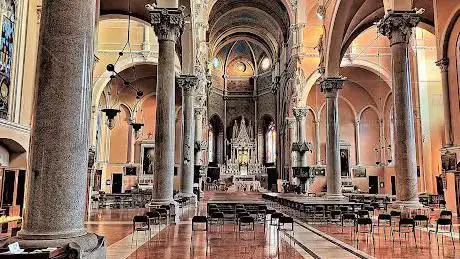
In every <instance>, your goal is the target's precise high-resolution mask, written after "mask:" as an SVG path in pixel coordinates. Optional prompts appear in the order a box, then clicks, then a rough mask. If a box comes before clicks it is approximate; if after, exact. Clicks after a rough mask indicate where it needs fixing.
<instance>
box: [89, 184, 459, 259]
mask: <svg viewBox="0 0 460 259" xmlns="http://www.w3.org/2000/svg"><path fill="white" fill-rule="evenodd" d="M260 199H261V196H260V194H258V193H231V194H230V193H223V192H207V193H205V201H204V202H200V203H199V205H198V207H197V208H190V209H186V210H185V211H184V214H183V215H182V216H181V222H180V223H179V224H177V225H169V226H168V227H162V228H161V229H160V231H159V230H158V228H155V229H154V231H153V232H152V233H151V237H150V238H149V235H148V234H147V235H145V234H143V233H139V234H138V235H134V236H133V233H132V218H133V217H134V216H135V215H140V214H143V213H144V212H145V210H144V209H99V210H95V211H93V212H92V213H91V215H90V218H89V220H88V221H87V222H86V227H87V230H88V231H90V232H93V233H97V234H100V235H103V236H105V238H106V240H107V251H108V252H107V254H108V256H107V258H109V259H111V258H114V259H124V258H177V259H182V258H219V259H230V258H334V259H335V258H340V259H342V258H373V257H374V258H460V242H459V240H458V233H456V238H455V247H456V249H455V250H454V248H453V246H452V243H451V240H450V239H448V238H446V239H445V240H444V245H441V246H440V249H439V250H438V248H437V243H436V239H435V238H434V236H433V235H432V239H431V242H429V240H428V237H427V233H426V232H423V231H422V232H420V231H419V230H417V247H415V243H414V241H413V239H410V241H409V242H405V241H404V240H403V242H402V245H400V243H399V239H396V242H395V245H394V246H393V242H392V238H391V237H389V235H388V233H387V236H386V238H385V236H384V234H383V231H380V232H377V231H375V234H374V240H375V245H373V244H372V242H371V241H368V242H366V238H365V237H364V236H361V238H360V241H359V242H357V241H356V239H355V238H352V237H350V232H349V231H350V229H347V228H346V229H345V230H344V233H342V230H341V228H340V227H338V226H336V225H326V224H306V223H305V222H302V221H297V222H296V224H295V226H294V228H295V231H294V234H292V232H286V233H281V234H280V235H279V237H278V233H277V231H276V229H275V228H274V227H267V228H266V229H265V232H264V228H263V226H262V225H259V226H256V232H255V235H253V233H244V234H241V236H238V235H237V234H236V233H235V231H234V230H233V228H234V226H233V225H232V224H230V223H229V224H226V225H225V227H224V230H223V231H218V229H216V228H215V227H214V228H213V229H211V231H210V232H208V235H207V236H206V233H205V232H202V231H195V232H193V233H192V229H191V218H192V217H193V216H194V215H205V214H206V211H205V208H206V201H208V200H260ZM456 229H457V230H458V228H456ZM420 234H421V236H422V237H421V238H420V237H419V235H420ZM192 236H193V238H192ZM206 238H207V239H208V242H206ZM278 240H280V242H278ZM457 250H458V252H457Z"/></svg>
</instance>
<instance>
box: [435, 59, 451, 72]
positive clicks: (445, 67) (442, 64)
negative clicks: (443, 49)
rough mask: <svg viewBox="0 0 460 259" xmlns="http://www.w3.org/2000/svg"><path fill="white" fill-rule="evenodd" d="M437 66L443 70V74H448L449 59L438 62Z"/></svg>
mask: <svg viewBox="0 0 460 259" xmlns="http://www.w3.org/2000/svg"><path fill="white" fill-rule="evenodd" d="M436 66H438V67H439V69H441V72H447V70H448V68H449V58H443V59H440V60H438V61H436Z"/></svg>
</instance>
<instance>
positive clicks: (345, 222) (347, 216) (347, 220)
mask: <svg viewBox="0 0 460 259" xmlns="http://www.w3.org/2000/svg"><path fill="white" fill-rule="evenodd" d="M341 223H342V224H341V225H342V233H343V227H345V226H350V227H351V230H350V236H351V237H352V236H353V228H354V227H355V225H356V214H354V213H343V214H342V222H341Z"/></svg>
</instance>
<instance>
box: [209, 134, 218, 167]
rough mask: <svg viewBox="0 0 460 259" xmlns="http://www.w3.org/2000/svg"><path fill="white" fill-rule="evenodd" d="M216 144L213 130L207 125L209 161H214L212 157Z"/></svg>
mask: <svg viewBox="0 0 460 259" xmlns="http://www.w3.org/2000/svg"><path fill="white" fill-rule="evenodd" d="M215 146H216V144H215V142H214V132H213V129H212V127H211V126H210V127H209V130H208V152H209V153H208V156H209V162H215V161H214V157H215V149H216V147H215Z"/></svg>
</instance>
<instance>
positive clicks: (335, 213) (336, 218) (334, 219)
mask: <svg viewBox="0 0 460 259" xmlns="http://www.w3.org/2000/svg"><path fill="white" fill-rule="evenodd" d="M341 215H342V211H340V210H332V211H331V212H330V215H329V217H328V219H327V222H328V225H327V227H328V228H329V227H330V225H332V224H338V223H340V222H341Z"/></svg>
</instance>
